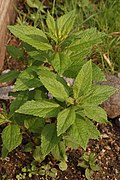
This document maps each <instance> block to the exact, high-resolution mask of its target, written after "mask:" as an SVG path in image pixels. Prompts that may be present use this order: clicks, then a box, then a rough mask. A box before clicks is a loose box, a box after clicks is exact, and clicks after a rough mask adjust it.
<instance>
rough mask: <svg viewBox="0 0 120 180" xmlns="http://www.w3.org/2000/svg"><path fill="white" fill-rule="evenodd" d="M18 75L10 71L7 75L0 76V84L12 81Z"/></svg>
mask: <svg viewBox="0 0 120 180" xmlns="http://www.w3.org/2000/svg"><path fill="white" fill-rule="evenodd" d="M18 75H19V72H17V71H15V70H12V71H9V72H8V73H5V74H2V75H0V83H3V82H8V81H11V80H13V79H16V78H17V77H18Z"/></svg>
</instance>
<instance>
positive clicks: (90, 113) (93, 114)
mask: <svg viewBox="0 0 120 180" xmlns="http://www.w3.org/2000/svg"><path fill="white" fill-rule="evenodd" d="M84 113H85V116H87V117H88V118H90V119H92V120H95V121H97V122H100V123H107V122H108V120H107V114H106V112H105V111H104V110H103V109H102V108H101V107H99V106H95V105H92V104H90V105H87V104H86V105H84Z"/></svg>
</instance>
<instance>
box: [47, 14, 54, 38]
mask: <svg viewBox="0 0 120 180" xmlns="http://www.w3.org/2000/svg"><path fill="white" fill-rule="evenodd" d="M46 23H47V26H48V30H49V32H50V34H51V35H52V36H53V39H54V40H56V37H57V29H56V22H55V20H54V18H53V17H52V16H51V15H50V13H49V12H48V13H47V20H46Z"/></svg>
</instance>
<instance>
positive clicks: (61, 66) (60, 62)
mask: <svg viewBox="0 0 120 180" xmlns="http://www.w3.org/2000/svg"><path fill="white" fill-rule="evenodd" d="M51 63H52V65H53V67H54V68H55V70H56V71H57V73H58V74H62V73H63V72H64V71H65V70H66V69H67V68H68V66H70V64H71V59H70V57H69V55H68V54H66V53H65V52H56V53H55V55H54V58H53V60H52V62H51Z"/></svg>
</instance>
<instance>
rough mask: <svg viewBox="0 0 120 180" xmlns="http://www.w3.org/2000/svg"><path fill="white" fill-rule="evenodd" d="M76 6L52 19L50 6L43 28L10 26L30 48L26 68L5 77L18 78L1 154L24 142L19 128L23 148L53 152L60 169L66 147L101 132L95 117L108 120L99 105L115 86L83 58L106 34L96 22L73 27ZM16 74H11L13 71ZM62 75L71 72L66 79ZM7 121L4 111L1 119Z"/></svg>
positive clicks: (38, 156) (39, 157) (40, 155)
mask: <svg viewBox="0 0 120 180" xmlns="http://www.w3.org/2000/svg"><path fill="white" fill-rule="evenodd" d="M74 22H75V11H71V12H69V13H67V14H65V15H63V16H61V17H59V18H57V20H56V21H55V20H54V18H53V17H52V16H51V15H50V13H49V12H48V15H47V20H46V24H47V26H48V30H47V32H43V31H42V30H40V29H38V28H35V27H31V26H25V25H15V26H9V30H10V31H11V33H13V34H14V35H15V36H16V37H18V38H19V39H20V40H22V41H23V42H24V43H23V44H22V46H23V49H25V51H26V52H27V54H28V58H27V59H26V62H25V66H26V69H25V70H23V71H22V72H19V75H18V72H17V73H16V71H11V72H9V74H10V73H11V76H9V74H8V76H7V75H2V76H1V77H0V81H1V82H4V81H7V78H8V80H10V79H12V78H15V77H16V78H17V80H16V83H15V88H14V90H15V91H16V92H15V93H14V94H13V95H14V96H15V100H13V101H12V103H11V106H10V112H9V114H8V116H7V119H8V120H9V123H8V126H6V127H5V128H4V129H3V131H2V141H3V148H2V157H3V158H4V157H6V156H7V154H8V153H9V152H11V151H12V150H13V149H15V148H16V147H17V146H19V145H20V144H21V143H22V134H25V135H26V136H27V137H29V140H28V144H27V149H26V150H27V151H32V153H33V157H34V159H35V160H36V161H38V162H42V161H43V160H44V159H45V157H46V156H47V155H50V154H52V155H53V157H54V158H55V159H56V160H58V163H59V168H60V169H61V170H66V169H67V154H66V147H76V148H77V147H82V148H83V149H84V150H85V149H86V147H87V144H88V141H89V139H98V138H99V137H100V132H99V131H98V130H97V128H96V126H95V125H94V122H93V121H96V122H99V123H107V122H108V121H107V115H106V112H105V111H104V110H103V109H102V108H101V107H100V106H99V105H100V104H101V103H102V102H103V101H105V100H106V99H107V98H108V97H109V96H110V95H112V94H113V93H114V92H115V89H114V88H113V87H110V86H105V85H100V84H99V83H94V82H99V81H103V80H105V77H104V74H103V72H102V71H101V70H100V69H99V68H98V67H97V66H96V65H95V64H93V63H92V61H91V60H89V61H87V60H86V59H87V56H88V55H89V54H90V52H91V49H92V48H93V46H94V45H96V44H98V43H101V42H102V38H103V37H104V36H105V35H104V34H103V33H100V32H98V31H97V30H96V29H95V28H90V29H87V30H85V31H79V32H77V31H75V30H74V31H73V30H72V28H73V25H74ZM14 75H15V76H14ZM66 78H73V81H74V83H73V85H68V84H67V82H66V81H65V79H66ZM4 122H6V121H5V118H4V117H2V123H4Z"/></svg>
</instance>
